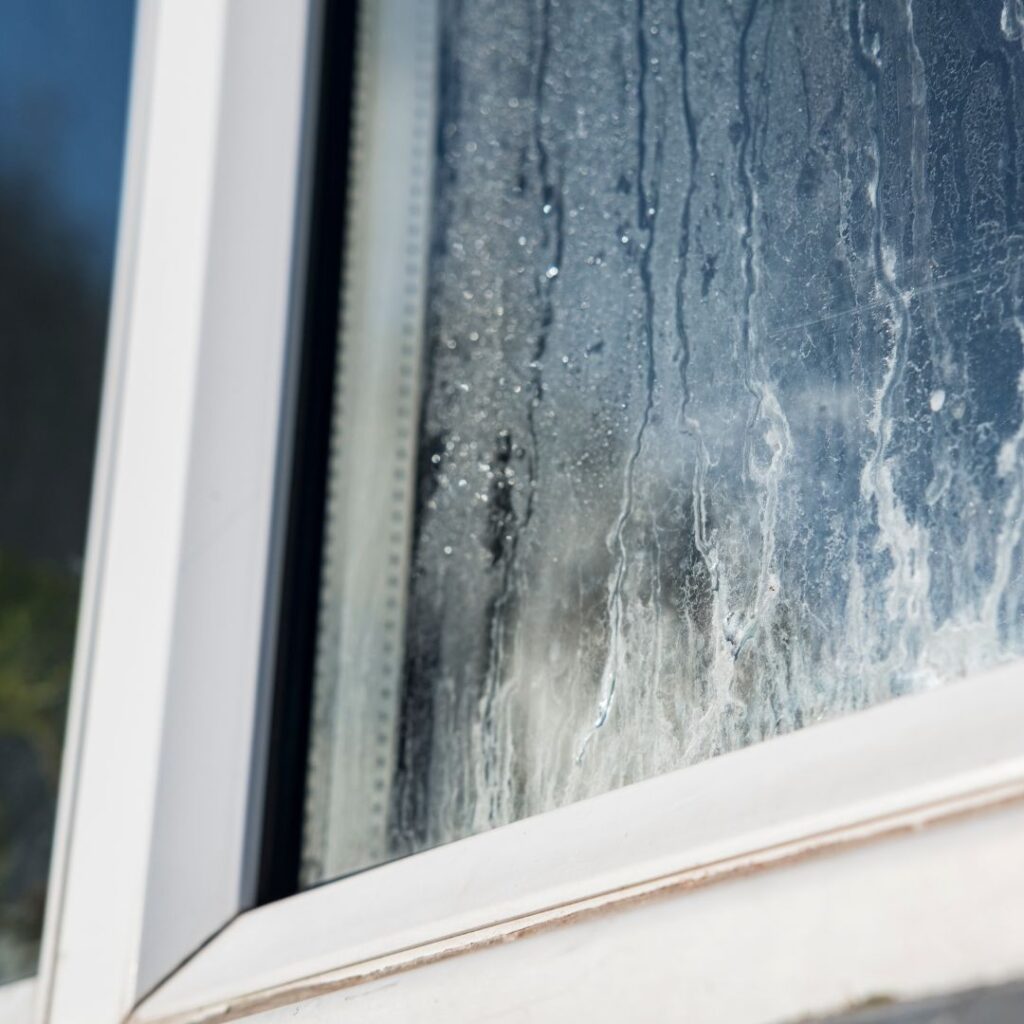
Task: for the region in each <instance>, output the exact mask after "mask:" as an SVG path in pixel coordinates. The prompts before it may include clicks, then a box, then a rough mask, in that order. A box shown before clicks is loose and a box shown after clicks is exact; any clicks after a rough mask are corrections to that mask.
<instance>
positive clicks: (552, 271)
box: [544, 266, 558, 281]
mask: <svg viewBox="0 0 1024 1024" xmlns="http://www.w3.org/2000/svg"><path fill="white" fill-rule="evenodd" d="M544 276H545V277H546V278H547V279H548V280H549V281H550V280H551V279H552V278H553V277H558V267H555V266H551V267H548V269H547V270H545V271H544Z"/></svg>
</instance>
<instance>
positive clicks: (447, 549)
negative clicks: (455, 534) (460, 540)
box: [444, 544, 452, 555]
mask: <svg viewBox="0 0 1024 1024" xmlns="http://www.w3.org/2000/svg"><path fill="white" fill-rule="evenodd" d="M444 553H445V554H446V555H450V554H451V553H452V549H451V546H450V545H448V544H445V546H444Z"/></svg>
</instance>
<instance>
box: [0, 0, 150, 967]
mask: <svg viewBox="0 0 1024 1024" xmlns="http://www.w3.org/2000/svg"><path fill="white" fill-rule="evenodd" d="M132 18H133V3H132V2H131V0H101V2H98V3H96V2H91V3H82V2H81V0H0V481H2V485H0V487H2V491H0V494H2V497H0V982H3V981H8V980H11V979H13V978H17V977H21V976H24V975H26V974H30V973H32V972H33V971H34V970H35V965H36V958H37V951H38V943H39V936H40V930H41V927H42V914H43V908H44V904H45V899H46V881H47V872H48V869H49V856H50V844H51V839H52V831H53V820H54V807H55V801H56V790H57V776H58V772H59V768H60V757H61V742H62V734H63V728H64V711H65V705H66V698H67V687H68V681H69V676H70V671H71V657H72V648H73V642H74V633H75V622H76V618H77V603H78V593H79V586H80V580H81V569H82V557H83V549H84V544H85V530H86V518H87V510H88V505H89V491H90V483H91V477H92V461H93V446H94V438H95V430H96V421H97V414H98V408H99V393H100V377H101V369H102V362H103V349H104V338H105V332H106V319H107V302H108V294H109V289H110V276H111V271H112V262H113V252H114V235H115V229H116V218H117V208H118V193H119V187H120V169H121V150H122V144H123V133H124V121H125V109H126V102H127V90H128V71H129V61H130V51H131V33H132Z"/></svg>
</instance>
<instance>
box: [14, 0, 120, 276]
mask: <svg viewBox="0 0 1024 1024" xmlns="http://www.w3.org/2000/svg"><path fill="white" fill-rule="evenodd" d="M134 6H135V5H134V2H133V0H90V2H88V3H83V2H82V0H0V25H2V30H0V176H2V178H4V179H7V180H10V179H11V178H12V177H14V178H16V179H22V181H23V180H24V178H25V177H26V176H27V177H29V178H30V179H31V180H32V182H33V183H34V184H35V185H36V186H38V187H39V189H40V191H41V192H42V193H43V198H45V199H46V200H49V201H52V202H53V203H55V204H56V206H57V207H58V209H57V210H55V211H54V212H55V213H56V214H57V215H58V216H62V219H67V220H68V221H70V222H71V224H72V225H73V226H74V227H75V228H77V229H79V230H80V231H82V232H83V234H84V237H83V243H84V244H83V251H82V256H83V257H84V258H85V260H86V261H87V262H88V264H89V266H90V269H91V270H92V271H93V272H96V273H98V274H99V275H101V277H102V276H103V275H105V274H106V273H108V272H109V267H110V265H111V261H112V258H113V251H114V238H115V234H116V223H117V208H118V195H119V189H120V178H121V159H122V149H123V137H124V121H125V110H126V105H127V94H128V88H127V86H128V77H129V73H130V62H131V44H132V27H133V26H132V23H133V11H134Z"/></svg>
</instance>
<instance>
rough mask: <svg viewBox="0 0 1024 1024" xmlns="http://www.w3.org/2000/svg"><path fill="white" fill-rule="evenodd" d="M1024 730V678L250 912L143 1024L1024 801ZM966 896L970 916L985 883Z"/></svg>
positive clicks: (345, 983)
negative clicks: (975, 896) (975, 893)
mask: <svg viewBox="0 0 1024 1024" xmlns="http://www.w3.org/2000/svg"><path fill="white" fill-rule="evenodd" d="M1022 725H1024V665H1022V664H1021V663H1014V664H1010V665H1007V666H1004V667H1003V668H1001V669H997V670H993V671H991V672H987V673H984V674H981V675H978V676H976V677H972V678H971V679H968V680H964V681H961V682H959V683H954V684H950V685H949V686H947V687H945V688H942V689H939V690H935V691H932V692H929V693H925V694H919V695H916V696H910V697H904V698H901V699H899V700H896V701H892V702H890V703H888V704H885V705H882V706H879V707H875V708H871V709H868V710H865V711H862V712H859V713H857V714H854V715H850V716H847V717H844V718H838V719H835V720H833V721H830V722H825V723H822V724H820V725H816V726H811V727H809V728H806V729H804V730H802V731H800V732H797V733H793V734H791V735H788V736H783V737H779V738H777V739H774V740H769V741H767V742H764V743H760V744H757V745H755V746H753V747H750V748H747V749H746V750H742V751H738V752H736V753H733V754H728V755H725V756H723V757H720V758H718V759H716V760H713V761H708V762H705V763H703V764H699V765H695V766H693V767H690V768H686V769H683V770H681V771H678V772H673V773H670V774H668V775H665V776H661V777H659V778H655V779H651V780H649V781H646V782H642V783H639V784H637V785H634V786H630V787H626V788H625V789H621V790H617V791H615V792H612V793H608V794H605V795H603V796H599V797H596V798H594V799H591V800H587V801H583V802H581V803H578V804H574V805H572V806H569V807H565V808H562V809H561V810H558V811H554V812H551V813H549V814H545V815H541V816H538V817H536V818H531V819H527V820H524V821H520V822H516V823H515V824H512V825H509V826H506V827H504V828H500V829H496V830H495V831H493V832H489V833H485V834H483V835H479V836H474V837H471V838H469V839H465V840H462V841H460V842H458V843H454V844H452V845H450V846H447V847H442V848H439V849H435V850H430V851H427V852H426V853H422V854H418V855H417V856H415V857H411V858H407V859H405V860H402V861H397V862H395V863H392V864H387V865H384V866H382V867H380V868H377V869H375V870H372V871H368V872H364V873H363V874H360V875H356V876H353V877H350V878H347V879H343V880H341V881H338V882H334V883H331V884H329V885H326V886H323V887H321V888H318V889H313V890H309V891H307V892H305V893H303V894H301V895H299V896H295V897H292V898H290V899H287V900H283V901H281V902H279V903H275V904H271V905H269V906H265V907H261V908H259V909H257V910H253V911H250V912H248V913H246V914H244V915H242V916H241V917H240V918H239V919H238V920H236V921H235V922H233V923H232V924H231V925H230V926H229V927H228V928H227V929H225V931H224V932H223V933H222V934H221V935H219V936H217V937H216V938H215V939H214V940H213V942H211V943H210V944H209V945H208V946H207V947H205V948H204V949H203V950H201V951H200V952H199V953H198V955H197V956H196V957H195V958H193V960H192V961H190V962H189V963H188V964H186V965H185V966H184V967H183V968H182V969H181V970H180V971H179V972H177V973H176V974H175V975H174V976H173V977H172V978H170V979H169V980H168V981H167V982H166V983H165V984H164V985H163V986H162V987H161V988H160V989H158V990H157V991H156V992H155V993H154V994H153V995H152V996H151V997H150V998H149V999H148V1000H146V1001H145V1002H144V1003H143V1004H142V1005H141V1006H140V1008H139V1009H138V1010H137V1011H136V1013H135V1015H134V1016H133V1018H132V1019H133V1021H136V1022H137V1024H212V1022H222V1021H228V1020H234V1019H236V1018H240V1017H244V1016H247V1015H249V1014H255V1013H260V1012H262V1011H266V1010H268V1009H272V1008H274V1007H279V1006H286V1005H291V1004H294V1003H298V1002H302V1001H305V1000H309V999H313V998H316V997H319V996H322V995H324V994H325V993H330V992H333V991H337V990H339V989H342V988H347V987H350V986H353V985H358V984H361V983H366V982H369V981H374V980H378V979H380V978H381V977H382V976H389V975H393V974H396V973H400V972H403V971H406V970H408V969H409V968H412V967H417V966H421V965H423V964H428V963H433V962H436V961H438V960H444V959H447V958H450V957H452V956H454V955H456V954H460V953H467V952H472V951H474V950H480V949H482V948H487V947H490V946H492V945H494V944H495V943H504V942H507V941H508V940H510V939H515V938H519V937H521V936H525V935H529V934H532V933H535V932H537V930H538V929H544V928H547V927H550V926H552V925H571V924H574V923H576V924H578V923H581V922H585V921H586V919H587V918H588V917H589V916H592V915H593V914H594V913H595V912H597V911H601V910H607V909H610V908H612V907H615V906H624V905H630V904H636V903H638V902H639V901H644V900H646V899H647V898H649V897H651V896H657V895H660V896H670V895H672V894H673V893H679V892H681V891H684V892H685V891H692V890H694V889H701V888H704V887H707V886H712V884H713V883H714V884H715V885H716V886H717V885H719V884H720V883H723V882H727V881H730V880H734V879H736V878H737V877H739V876H743V875H748V874H750V873H752V872H762V871H767V870H770V869H777V868H782V867H789V866H792V865H794V864H799V863H800V862H801V861H802V860H804V859H806V858H808V857H811V856H812V855H815V854H821V853H823V852H828V851H837V850H842V849H848V848H851V847H857V846H861V845H863V844H875V843H879V842H883V841H886V840H890V839H891V838H892V837H894V836H899V835H901V834H904V833H907V832H916V831H918V830H920V829H922V828H924V827H926V826H934V825H937V824H938V823H941V822H946V821H950V820H956V819H958V818H961V817H963V816H965V815H972V814H978V813H980V812H986V811H991V812H997V811H998V810H999V809H1000V808H1003V807H1006V806H1008V805H1009V806H1021V805H1022V804H1024V733H1022V729H1021V726H1022ZM962 881H963V892H962V896H961V901H960V905H961V910H962V912H963V913H964V914H965V915H967V914H969V913H970V910H971V894H972V886H974V885H975V884H976V880H975V879H974V878H972V877H971V875H970V873H968V872H965V873H964V878H963V880H962ZM722 891H723V892H724V890H722ZM722 898H723V899H728V898H729V897H728V896H727V895H724V896H723V897H722ZM880 898H881V897H880ZM624 927H626V926H625V925H624ZM805 952H806V951H805ZM467 963H468V961H467ZM1017 968H1018V970H1019V972H1020V973H1021V974H1024V952H1022V954H1021V957H1020V962H1019V963H1018V964H1017ZM465 969H466V970H471V967H469V966H467V967H466V968H465ZM966 980H967V981H979V980H982V979H978V978H969V979H966ZM861 981H862V983H863V984H865V985H867V986H868V988H867V991H868V993H869V994H870V992H871V989H870V983H871V978H870V977H865V978H863V979H861ZM945 981H946V979H945V978H943V977H938V976H937V977H935V978H934V986H935V990H937V991H941V990H942V987H943V985H944V984H945ZM842 995H844V993H839V992H837V993H836V997H837V998H836V1002H837V1004H838V1003H839V1002H840V996H842ZM439 1019H440V1018H439ZM541 1019H543V1018H541ZM751 1019H753V1018H751Z"/></svg>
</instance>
